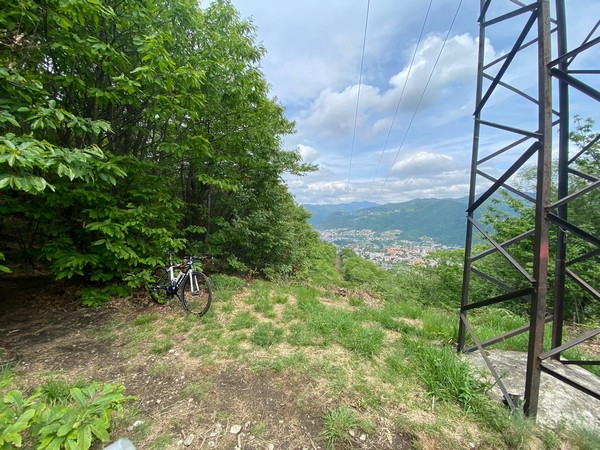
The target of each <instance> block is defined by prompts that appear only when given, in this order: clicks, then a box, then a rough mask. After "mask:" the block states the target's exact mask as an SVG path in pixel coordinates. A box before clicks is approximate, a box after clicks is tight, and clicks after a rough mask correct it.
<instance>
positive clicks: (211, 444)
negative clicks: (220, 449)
mask: <svg viewBox="0 0 600 450" xmlns="http://www.w3.org/2000/svg"><path fill="white" fill-rule="evenodd" d="M216 445H217V444H215V441H208V447H209V448H215V446H216Z"/></svg>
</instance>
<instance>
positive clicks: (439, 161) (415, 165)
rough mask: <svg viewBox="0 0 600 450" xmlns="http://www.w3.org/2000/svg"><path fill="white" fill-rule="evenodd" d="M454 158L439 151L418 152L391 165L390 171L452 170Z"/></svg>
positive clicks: (415, 172) (403, 172) (438, 171)
mask: <svg viewBox="0 0 600 450" xmlns="http://www.w3.org/2000/svg"><path fill="white" fill-rule="evenodd" d="M454 167H455V163H454V160H453V159H452V158H451V157H450V156H448V155H444V154H441V153H432V152H419V153H416V154H414V155H410V156H406V157H404V158H403V159H401V160H400V161H398V162H396V163H395V164H394V166H393V167H392V173H393V174H396V175H402V174H412V175H421V174H437V173H443V172H448V171H451V170H453V169H454Z"/></svg>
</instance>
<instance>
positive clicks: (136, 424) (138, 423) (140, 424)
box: [133, 420, 144, 428]
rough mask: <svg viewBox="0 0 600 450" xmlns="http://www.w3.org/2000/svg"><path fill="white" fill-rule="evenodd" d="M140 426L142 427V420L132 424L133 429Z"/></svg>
mask: <svg viewBox="0 0 600 450" xmlns="http://www.w3.org/2000/svg"><path fill="white" fill-rule="evenodd" d="M142 425H144V421H143V420H136V421H135V422H133V428H138V427H141V426H142Z"/></svg>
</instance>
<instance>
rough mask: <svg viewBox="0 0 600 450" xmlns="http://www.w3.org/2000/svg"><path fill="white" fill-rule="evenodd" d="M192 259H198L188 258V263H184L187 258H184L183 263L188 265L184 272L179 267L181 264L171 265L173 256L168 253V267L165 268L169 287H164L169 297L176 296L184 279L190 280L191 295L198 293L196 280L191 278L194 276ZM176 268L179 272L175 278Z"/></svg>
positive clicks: (198, 288) (198, 287)
mask: <svg viewBox="0 0 600 450" xmlns="http://www.w3.org/2000/svg"><path fill="white" fill-rule="evenodd" d="M194 258H195V259H199V258H198V257H194V256H190V257H189V259H188V261H187V262H185V260H186V259H187V258H184V263H185V264H187V265H188V269H187V270H184V269H183V268H182V267H181V266H182V265H183V264H173V254H172V253H169V267H167V271H168V272H169V282H170V285H169V286H166V289H167V293H168V294H169V296H170V297H174V296H175V295H176V294H177V292H178V291H179V288H180V287H181V285H182V284H183V281H184V280H185V278H186V277H189V278H190V284H191V293H192V295H196V294H198V292H200V286H199V285H198V280H197V278H196V277H193V276H192V275H193V274H194ZM177 268H179V269H181V270H180V272H179V273H178V274H177V276H175V269H177Z"/></svg>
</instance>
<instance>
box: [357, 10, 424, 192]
mask: <svg viewBox="0 0 600 450" xmlns="http://www.w3.org/2000/svg"><path fill="white" fill-rule="evenodd" d="M432 3H433V0H429V6H428V7H427V12H426V13H425V19H424V20H423V25H422V26H421V32H420V33H419V40H418V41H417V45H416V46H415V51H414V52H413V56H412V59H411V60H410V64H409V65H408V73H407V75H406V78H405V79H404V85H403V86H402V92H401V93H400V99H398V104H397V105H396V111H394V117H393V118H392V123H391V124H390V129H389V130H388V133H387V136H386V138H385V143H384V144H383V148H382V149H381V155H379V162H378V163H377V169H375V174H374V175H373V181H372V182H371V188H370V189H369V194H371V192H373V186H374V185H375V178H377V172H379V167H381V160H382V159H383V154H384V153H385V149H386V147H387V144H388V141H389V140H390V134H391V133H392V129H393V128H394V123H395V122H396V116H397V115H398V110H399V109H400V103H402V99H403V98H404V91H405V89H406V84H407V83H408V79H409V78H410V72H411V71H412V68H413V63H414V62H415V57H416V56H417V50H418V49H419V45H420V44H421V39H422V37H423V30H425V24H426V23H427V18H428V17H429V11H430V10H431V4H432Z"/></svg>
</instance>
